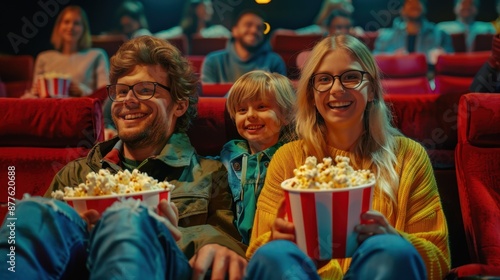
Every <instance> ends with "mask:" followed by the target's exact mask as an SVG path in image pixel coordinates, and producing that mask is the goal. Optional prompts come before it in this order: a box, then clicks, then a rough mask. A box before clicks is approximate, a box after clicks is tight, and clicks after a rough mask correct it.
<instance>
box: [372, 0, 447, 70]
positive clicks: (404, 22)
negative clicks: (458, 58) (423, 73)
mask: <svg viewBox="0 0 500 280" xmlns="http://www.w3.org/2000/svg"><path fill="white" fill-rule="evenodd" d="M425 14H426V1H425V0H405V1H404V4H403V7H402V8H401V10H400V15H401V17H398V18H395V19H394V22H393V26H392V28H384V29H380V30H379V34H378V37H377V39H376V40H375V49H374V50H373V53H374V54H379V53H389V54H406V53H413V52H419V53H424V54H425V55H426V56H427V62H428V64H429V65H435V64H436V61H437V57H438V56H439V54H442V53H451V52H453V45H452V41H451V37H450V35H448V34H446V33H445V32H444V31H442V30H441V29H439V28H437V27H436V25H435V24H434V23H431V22H429V21H428V20H427V19H426V18H425Z"/></svg>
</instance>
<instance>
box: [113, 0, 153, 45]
mask: <svg viewBox="0 0 500 280" xmlns="http://www.w3.org/2000/svg"><path fill="white" fill-rule="evenodd" d="M117 15H118V20H119V22H120V26H121V28H122V32H123V34H125V36H127V38H129V39H131V38H136V37H139V36H143V35H151V32H150V31H149V29H148V28H149V27H148V20H147V18H146V13H145V12H144V6H143V5H142V3H141V2H139V1H134V0H126V1H125V2H123V3H122V5H121V6H120V7H119V8H118V11H117Z"/></svg>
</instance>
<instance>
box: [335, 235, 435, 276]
mask: <svg viewBox="0 0 500 280" xmlns="http://www.w3.org/2000/svg"><path fill="white" fill-rule="evenodd" d="M403 276H404V277H403ZM367 277H368V278H371V279H402V277H403V278H404V279H426V278H427V277H426V269H425V264H424V262H423V260H422V257H421V256H420V254H419V253H418V251H417V250H416V249H415V247H414V246H413V245H412V244H411V243H410V242H408V241H407V240H406V239H404V238H403V237H401V236H399V235H390V234H381V235H375V236H372V237H370V238H368V239H366V240H365V241H364V242H363V243H362V244H361V245H360V246H359V248H358V249H357V250H356V252H355V253H354V255H353V257H352V261H351V266H350V268H349V271H348V273H347V274H346V277H345V278H344V279H368V278H367Z"/></svg>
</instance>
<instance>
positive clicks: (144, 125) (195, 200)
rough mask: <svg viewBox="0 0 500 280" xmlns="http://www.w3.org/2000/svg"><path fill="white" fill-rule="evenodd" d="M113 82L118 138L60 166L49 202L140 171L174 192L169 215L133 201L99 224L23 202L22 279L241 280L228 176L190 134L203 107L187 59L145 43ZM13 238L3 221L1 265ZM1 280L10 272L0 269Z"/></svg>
mask: <svg viewBox="0 0 500 280" xmlns="http://www.w3.org/2000/svg"><path fill="white" fill-rule="evenodd" d="M110 80H111V83H112V84H111V85H109V86H108V88H107V89H108V93H109V97H110V99H112V100H113V107H112V112H113V120H114V121H115V123H116V126H117V128H118V137H117V138H114V139H112V140H110V141H106V142H103V143H99V144H97V145H96V146H95V147H94V148H93V149H92V150H91V151H90V152H89V154H88V156H87V157H86V158H81V159H78V160H75V161H72V162H70V163H68V164H67V165H66V166H65V167H63V169H61V170H60V171H59V172H58V173H57V174H56V176H55V177H54V180H53V181H52V184H51V186H50V188H49V190H48V191H47V194H48V196H50V193H51V191H54V190H61V189H62V188H64V187H65V186H78V185H79V184H80V183H84V182H85V181H86V176H87V174H88V173H89V172H90V171H98V170H100V169H107V170H109V171H110V172H111V173H112V174H114V173H116V172H118V171H120V170H125V169H126V170H133V169H138V170H139V171H140V172H145V173H147V174H148V175H149V176H151V177H153V178H155V179H157V180H158V181H168V182H170V183H171V184H173V185H175V189H174V190H173V191H172V193H171V201H172V202H171V203H168V202H167V201H162V202H161V203H160V210H161V212H162V216H163V217H160V216H159V215H158V214H156V211H153V209H151V208H148V207H146V206H145V205H144V204H143V203H141V202H140V201H138V200H133V199H129V200H127V201H121V202H116V203H115V204H113V206H111V207H110V208H108V209H107V210H106V211H105V212H104V213H103V214H102V216H101V217H99V213H97V212H96V211H95V210H89V211H87V212H85V213H82V216H83V217H80V215H79V214H78V213H77V212H76V211H75V210H74V209H73V208H71V207H70V206H69V205H68V204H66V203H65V202H62V201H58V200H51V199H47V198H40V197H35V198H25V199H23V200H22V201H19V202H17V204H16V217H17V218H18V220H17V221H16V232H17V235H16V264H17V266H18V267H19V271H18V272H17V273H22V275H23V277H22V278H25V279H73V278H81V279H89V278H90V279H204V276H205V274H207V273H208V272H209V271H211V274H212V277H213V279H225V276H228V279H241V278H242V277H243V275H242V274H243V272H244V270H245V266H246V260H245V258H244V254H245V251H244V249H245V247H246V246H244V245H243V244H241V243H239V242H237V240H238V239H240V238H241V237H240V235H239V234H238V232H237V230H236V228H235V227H234V224H233V220H234V216H233V211H232V210H231V205H232V203H231V202H232V198H231V193H230V189H229V186H228V181H227V171H226V169H225V168H224V166H223V165H222V164H221V163H220V162H218V161H216V160H210V159H205V158H202V157H200V156H198V155H197V154H196V152H195V150H194V148H193V146H191V144H190V141H189V138H188V136H187V134H186V131H187V129H188V127H189V125H190V123H191V121H192V120H193V119H194V118H195V116H196V113H197V111H196V104H197V101H198V98H197V93H196V87H197V84H198V81H197V78H196V76H195V75H194V73H193V72H192V70H191V68H190V67H189V65H188V62H187V60H186V59H185V58H183V57H182V56H181V54H180V53H179V51H178V50H177V49H175V48H174V47H173V46H172V45H170V44H169V43H167V42H166V41H164V40H161V39H156V38H154V37H151V36H141V37H138V38H136V39H132V40H130V41H128V42H126V43H125V44H123V45H122V46H121V48H120V49H119V50H118V52H117V54H116V55H115V56H113V58H112V59H111V75H110ZM94 223H95V226H94V227H93V228H91V229H89V230H88V229H87V228H88V227H91V226H92V225H93V224H94ZM9 232H10V229H9V228H8V222H7V221H6V222H5V223H4V224H3V226H2V228H1V229H0V255H1V257H0V258H1V260H2V262H5V261H4V259H6V258H8V255H7V254H8V252H9V250H10V249H9V248H10V246H11V245H9V243H8V240H9V239H8V235H9ZM176 241H177V243H176ZM181 249H182V251H181ZM89 273H90V277H89V275H88V274H89ZM9 275H10V276H9ZM207 276H208V275H207ZM0 278H1V279H9V278H12V272H10V271H8V270H7V269H2V270H1V271H0Z"/></svg>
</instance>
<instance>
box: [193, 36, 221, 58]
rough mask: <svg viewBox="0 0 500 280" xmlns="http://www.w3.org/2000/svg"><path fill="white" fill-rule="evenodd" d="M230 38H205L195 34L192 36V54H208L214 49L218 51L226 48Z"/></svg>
mask: <svg viewBox="0 0 500 280" xmlns="http://www.w3.org/2000/svg"><path fill="white" fill-rule="evenodd" d="M227 40H229V39H228V38H225V37H218V38H204V37H200V36H196V35H195V36H193V38H191V51H190V53H189V54H190V55H207V54H209V53H211V52H213V51H218V50H222V49H225V48H226V45H227Z"/></svg>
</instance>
